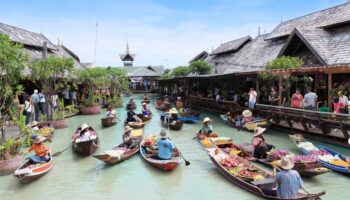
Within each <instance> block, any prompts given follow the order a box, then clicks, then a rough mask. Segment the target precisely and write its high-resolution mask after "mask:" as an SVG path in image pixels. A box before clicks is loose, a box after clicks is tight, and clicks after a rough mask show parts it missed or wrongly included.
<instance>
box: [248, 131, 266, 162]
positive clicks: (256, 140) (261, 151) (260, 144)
mask: <svg viewBox="0 0 350 200" xmlns="http://www.w3.org/2000/svg"><path fill="white" fill-rule="evenodd" d="M265 130H266V128H261V127H256V128H255V129H254V135H253V140H252V146H253V155H254V157H255V158H258V159H263V158H266V157H267V152H268V151H269V146H268V144H266V143H265V138H264V136H263V135H262V134H263V133H264V132H265Z"/></svg>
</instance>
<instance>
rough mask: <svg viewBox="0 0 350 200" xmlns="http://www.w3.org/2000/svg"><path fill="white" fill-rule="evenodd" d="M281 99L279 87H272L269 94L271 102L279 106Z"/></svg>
mask: <svg viewBox="0 0 350 200" xmlns="http://www.w3.org/2000/svg"><path fill="white" fill-rule="evenodd" d="M279 99H280V97H279V96H278V92H277V88H276V87H275V86H273V87H271V92H270V94H269V102H270V104H271V105H274V106H277V104H278V100H279Z"/></svg>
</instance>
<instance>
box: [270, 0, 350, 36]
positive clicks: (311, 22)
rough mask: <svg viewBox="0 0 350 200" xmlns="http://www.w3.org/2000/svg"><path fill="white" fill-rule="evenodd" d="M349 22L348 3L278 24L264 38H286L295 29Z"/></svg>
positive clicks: (349, 6) (324, 26) (349, 10)
mask: <svg viewBox="0 0 350 200" xmlns="http://www.w3.org/2000/svg"><path fill="white" fill-rule="evenodd" d="M349 22H350V3H344V4H341V5H338V6H334V7H331V8H327V9H324V10H321V11H317V12H314V13H311V14H308V15H304V16H301V17H298V18H295V19H291V20H288V21H285V22H282V23H280V24H279V25H278V26H277V27H276V28H275V29H274V30H273V31H272V32H271V33H270V34H269V36H268V37H267V38H266V39H267V40H269V39H274V38H279V37H286V36H288V35H289V34H290V33H291V32H292V31H293V30H294V29H295V28H300V29H305V28H307V29H314V28H326V27H332V26H336V25H339V24H343V23H349Z"/></svg>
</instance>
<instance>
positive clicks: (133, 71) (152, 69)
mask: <svg viewBox="0 0 350 200" xmlns="http://www.w3.org/2000/svg"><path fill="white" fill-rule="evenodd" d="M123 69H124V70H125V71H126V73H127V75H128V76H129V77H146V76H147V77H159V76H161V75H163V73H164V66H142V67H131V66H128V67H124V68H123Z"/></svg>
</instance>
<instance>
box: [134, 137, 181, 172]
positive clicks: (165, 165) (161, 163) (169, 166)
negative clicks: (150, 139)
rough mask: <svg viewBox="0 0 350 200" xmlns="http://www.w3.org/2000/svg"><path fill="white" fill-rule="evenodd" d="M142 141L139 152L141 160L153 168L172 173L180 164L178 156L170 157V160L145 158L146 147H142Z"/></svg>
mask: <svg viewBox="0 0 350 200" xmlns="http://www.w3.org/2000/svg"><path fill="white" fill-rule="evenodd" d="M142 144H143V141H142V142H141V144H140V152H141V155H142V157H143V159H144V160H145V161H146V162H148V163H149V164H150V165H152V166H153V167H156V168H159V169H162V170H164V171H173V170H174V169H175V168H176V167H177V166H178V165H179V164H180V162H181V157H180V155H178V156H176V157H172V158H171V159H170V160H156V159H153V158H150V157H147V150H146V147H144V146H142Z"/></svg>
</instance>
